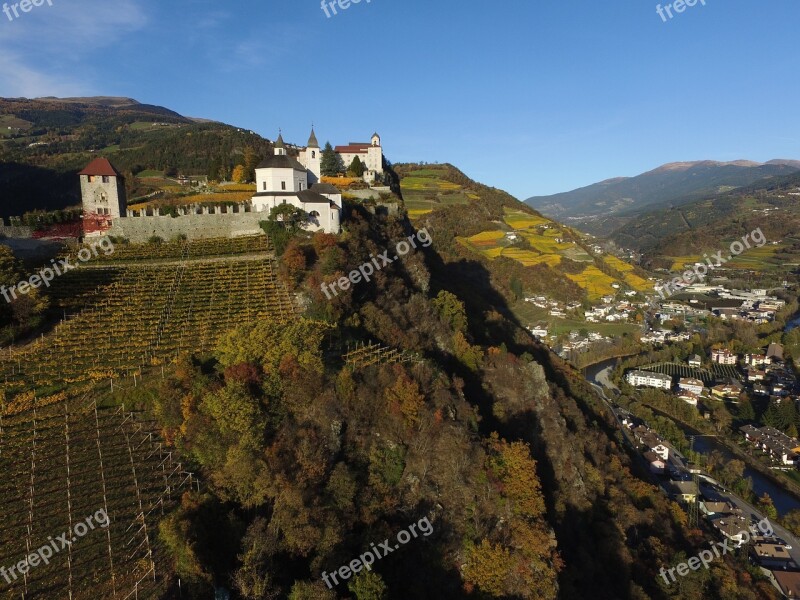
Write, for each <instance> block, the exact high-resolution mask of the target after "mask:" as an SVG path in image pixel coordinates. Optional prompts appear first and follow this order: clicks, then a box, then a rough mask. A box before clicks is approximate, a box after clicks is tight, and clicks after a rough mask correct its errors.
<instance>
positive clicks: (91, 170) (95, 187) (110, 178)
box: [78, 158, 128, 234]
mask: <svg viewBox="0 0 800 600" xmlns="http://www.w3.org/2000/svg"><path fill="white" fill-rule="evenodd" d="M78 175H79V176H80V178H81V199H82V202H83V222H84V232H85V233H86V234H89V233H98V232H103V231H105V230H106V229H108V228H109V227H111V221H112V219H119V218H122V217H125V216H127V211H128V203H127V200H126V198H125V180H124V178H123V177H122V174H120V172H119V171H117V170H116V169H115V168H114V165H112V164H111V163H110V162H109V161H108V159H106V158H96V159H94V160H93V161H92V162H90V163H89V164H88V165H87V166H86V168H85V169H84V170H83V171H81V172H80V173H78Z"/></svg>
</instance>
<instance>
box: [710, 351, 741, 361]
mask: <svg viewBox="0 0 800 600" xmlns="http://www.w3.org/2000/svg"><path fill="white" fill-rule="evenodd" d="M711 362H715V363H717V364H720V365H735V364H736V355H735V354H733V353H732V352H731V351H730V350H728V349H727V348H721V349H719V350H712V351H711Z"/></svg>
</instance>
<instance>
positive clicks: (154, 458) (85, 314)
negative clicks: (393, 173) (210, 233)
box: [0, 237, 293, 600]
mask: <svg viewBox="0 0 800 600" xmlns="http://www.w3.org/2000/svg"><path fill="white" fill-rule="evenodd" d="M270 250H271V245H270V243H269V240H268V239H267V238H265V237H258V238H252V239H235V240H201V241H197V242H180V243H179V242H175V243H171V244H166V243H165V244H161V245H152V244H147V245H130V246H128V245H118V246H117V251H116V252H115V253H114V254H112V255H110V256H108V257H105V258H104V260H101V259H98V260H96V261H92V262H87V263H85V264H83V265H82V266H81V267H80V268H79V269H74V270H73V271H70V272H68V273H65V274H64V275H63V276H62V277H59V278H58V279H57V280H55V281H54V282H53V284H52V287H51V288H50V291H49V293H50V295H51V298H52V301H53V302H54V303H55V304H56V305H57V306H58V307H59V308H61V309H63V311H64V314H65V315H66V319H64V320H62V321H61V322H60V323H59V324H58V325H56V326H54V327H53V328H52V330H51V331H49V332H46V333H44V334H43V335H41V337H39V338H38V339H37V340H36V341H34V342H32V343H29V344H27V345H25V346H22V347H19V348H13V349H10V350H4V351H3V352H2V353H0V472H2V473H3V477H2V478H0V514H2V515H3V519H2V522H0V567H6V570H7V572H8V570H9V568H10V567H11V566H13V565H16V564H18V563H20V561H23V560H25V557H26V556H29V555H30V554H31V553H33V552H36V551H37V550H38V549H40V548H43V547H46V546H47V545H48V544H50V543H51V542H53V544H55V543H56V542H54V541H53V540H57V539H59V538H60V537H61V536H62V534H66V537H61V539H63V540H64V544H61V542H58V546H56V547H57V551H54V552H53V553H52V556H49V557H48V561H47V562H46V563H45V562H41V561H36V562H37V564H35V565H33V564H32V568H31V569H30V571H29V572H28V573H25V574H22V573H21V572H19V571H16V572H15V575H16V576H14V575H12V574H9V578H8V581H6V580H5V579H4V578H2V577H0V600H5V599H8V600H11V599H12V598H25V599H26V600H34V599H36V600H53V599H59V600H60V599H64V600H67V599H71V600H95V599H99V598H103V599H111V600H134V599H142V600H144V599H149V598H159V597H164V593H165V591H166V589H167V587H168V586H169V585H170V584H171V583H172V577H173V574H172V573H171V571H170V567H169V565H170V558H169V556H167V554H166V549H165V548H163V547H162V546H161V544H160V542H159V539H158V526H159V521H160V520H161V518H162V517H163V516H164V515H165V514H167V512H168V511H169V510H170V509H171V508H172V507H173V505H174V504H175V502H176V501H177V500H178V499H179V497H180V494H181V493H182V492H183V491H184V490H187V489H190V488H191V489H199V488H198V486H199V485H200V484H199V483H198V480H197V478H196V477H195V476H194V475H193V474H192V473H188V472H186V471H185V469H184V468H183V466H182V465H181V463H180V462H179V459H178V456H177V455H176V454H174V452H171V451H170V450H169V449H168V448H167V447H166V446H165V445H164V444H163V442H162V441H161V440H160V439H159V436H158V434H157V432H158V431H159V430H160V427H159V426H158V425H157V423H155V422H154V421H153V420H152V418H150V417H149V416H148V415H147V414H146V413H135V414H134V413H131V412H130V411H126V410H125V408H124V407H122V406H115V407H112V408H101V407H99V406H98V404H97V400H96V399H95V398H96V397H97V394H98V386H100V385H102V386H104V389H108V388H107V387H106V386H107V385H108V384H109V383H111V384H112V386H113V387H114V389H115V390H118V391H119V390H122V392H123V395H124V393H125V390H127V389H132V388H133V387H134V386H136V385H137V382H138V383H139V384H140V385H141V383H142V377H143V376H144V377H145V378H146V377H148V376H149V373H151V372H152V371H153V370H154V369H158V370H160V369H162V368H164V367H165V366H166V365H168V363H170V362H171V361H173V360H174V359H175V358H176V357H177V355H178V354H179V353H180V352H184V351H189V352H193V353H202V352H204V351H208V350H211V349H212V348H213V347H214V346H215V345H216V343H217V341H218V339H219V338H220V336H221V335H222V334H223V333H224V332H226V331H227V330H228V329H230V328H233V327H234V326H236V325H238V324H240V323H242V322H243V321H246V320H253V319H257V318H259V317H260V316H262V315H272V316H274V315H276V314H277V315H281V316H282V317H283V318H287V319H288V318H291V316H292V315H293V306H292V302H291V299H290V298H289V296H288V294H287V292H286V291H285V289H284V288H283V287H282V285H281V284H280V283H279V282H278V280H277V278H276V274H275V261H274V258H273V255H272V253H271V252H270ZM101 256H102V255H101ZM104 261H105V262H104ZM98 514H101V515H103V514H104V515H108V518H109V520H108V526H107V527H105V526H102V525H103V522H102V520H101V521H100V522H99V524H98V521H97V515H98ZM90 516H94V517H95V521H94V522H93V524H94V527H90V528H88V529H86V527H87V525H86V523H87V521H86V520H87V518H88V517H90ZM70 536H71V537H70Z"/></svg>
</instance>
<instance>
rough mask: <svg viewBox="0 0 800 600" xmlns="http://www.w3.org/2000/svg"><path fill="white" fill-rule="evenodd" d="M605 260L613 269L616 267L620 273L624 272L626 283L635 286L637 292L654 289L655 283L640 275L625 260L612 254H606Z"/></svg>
mask: <svg viewBox="0 0 800 600" xmlns="http://www.w3.org/2000/svg"><path fill="white" fill-rule="evenodd" d="M603 261H604V262H605V263H606V264H607V265H608V266H610V267H611V268H612V269H615V270H617V271H619V272H620V273H622V274H623V275H624V279H625V283H627V284H628V285H629V286H631V288H633V289H634V290H636V291H637V292H645V291H648V290H652V289H653V285H652V284H651V282H649V281H647V280H646V279H644V278H642V277H639V276H638V275H637V274H636V273H634V268H633V265H631V264H628V263H626V262H625V261H624V260H620V259H619V258H617V257H616V256H611V255H606V256H604V257H603Z"/></svg>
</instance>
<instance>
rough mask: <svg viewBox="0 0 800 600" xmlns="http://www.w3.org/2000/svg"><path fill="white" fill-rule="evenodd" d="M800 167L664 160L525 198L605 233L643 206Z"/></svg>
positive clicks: (781, 162)
mask: <svg viewBox="0 0 800 600" xmlns="http://www.w3.org/2000/svg"><path fill="white" fill-rule="evenodd" d="M797 171H800V161H798V160H786V159H775V160H770V161H768V162H766V163H758V162H753V161H748V160H737V161H733V162H717V161H710V160H705V161H695V162H676V163H669V164H665V165H662V166H660V167H658V168H657V169H653V170H652V171H648V172H646V173H642V174H641V175H637V176H635V177H616V178H613V179H606V180H605V181H601V182H599V183H595V184H592V185H589V186H586V187H582V188H579V189H576V190H572V191H569V192H563V193H559V194H553V195H550V196H534V197H531V198H528V199H527V200H526V201H525V202H526V203H527V204H528V205H530V206H532V207H533V208H535V209H537V210H539V211H540V212H542V213H543V214H544V215H546V216H548V217H551V218H554V219H557V220H560V221H562V222H565V223H568V224H570V225H573V226H575V227H578V228H579V229H582V230H584V231H587V232H589V233H593V234H596V235H609V234H611V233H612V232H613V231H615V230H617V229H619V228H620V227H621V226H623V225H624V224H626V223H627V222H629V221H631V220H632V219H633V218H634V217H635V216H636V215H637V214H640V213H642V212H645V211H649V210H654V209H661V208H670V207H674V206H679V205H682V204H686V203H689V202H693V201H696V200H700V199H703V198H704V197H709V196H714V195H716V194H720V193H724V192H728V191H731V190H734V189H736V188H740V187H743V186H749V185H752V184H754V183H755V182H758V181H762V180H767V179H769V178H774V177H781V176H786V175H790V174H792V173H796V172H797Z"/></svg>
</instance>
